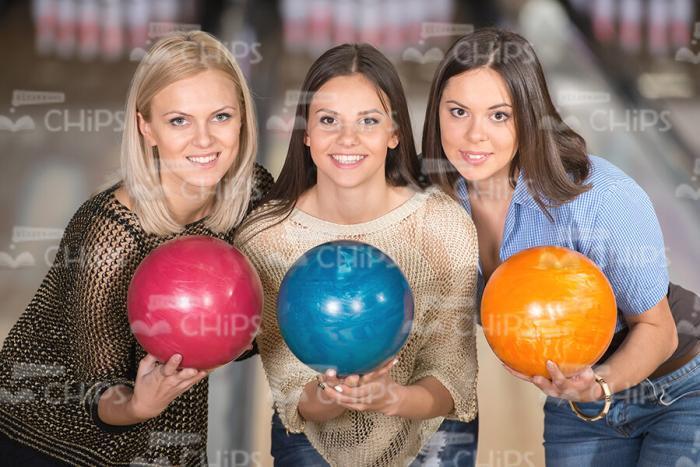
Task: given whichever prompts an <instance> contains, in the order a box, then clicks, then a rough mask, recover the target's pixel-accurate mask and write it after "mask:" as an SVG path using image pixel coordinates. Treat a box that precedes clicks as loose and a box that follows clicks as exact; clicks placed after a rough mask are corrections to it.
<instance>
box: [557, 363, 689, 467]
mask: <svg viewBox="0 0 700 467" xmlns="http://www.w3.org/2000/svg"><path fill="white" fill-rule="evenodd" d="M613 397H614V399H613V403H612V407H611V408H610V411H609V412H608V414H607V416H606V417H605V418H603V419H601V420H598V421H596V422H586V421H583V420H580V419H579V418H577V417H576V415H574V413H573V412H572V411H571V409H570V407H569V404H568V403H567V402H566V401H563V400H561V399H556V398H552V397H548V398H547V402H546V403H545V406H544V412H545V416H544V449H545V457H546V459H547V465H548V466H555V467H568V466H571V467H573V466H575V467H586V466H592V467H597V466H608V465H609V466H614V467H628V466H629V467H632V466H635V467H636V466H639V467H660V466H676V467H681V466H696V465H700V355H698V356H696V357H695V358H694V359H693V360H691V361H689V362H688V363H686V364H685V365H684V366H683V367H681V368H679V369H678V370H676V371H673V372H671V373H669V374H667V375H664V376H661V377H659V378H656V379H652V380H650V379H646V380H644V381H642V382H641V383H639V384H638V385H636V386H634V387H632V388H629V389H627V390H625V391H621V392H619V393H616V394H614V396H613ZM578 406H579V408H580V409H581V410H582V411H583V412H584V413H586V414H589V415H590V414H594V413H598V412H599V411H600V409H601V408H602V407H603V402H588V403H581V404H578Z"/></svg>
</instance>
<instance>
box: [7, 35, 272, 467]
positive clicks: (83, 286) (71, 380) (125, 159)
mask: <svg viewBox="0 0 700 467" xmlns="http://www.w3.org/2000/svg"><path fill="white" fill-rule="evenodd" d="M256 138H257V130H256V125H255V115H254V110H253V102H252V99H251V95H250V92H249V90H248V87H247V85H246V83H245V81H244V78H243V75H242V74H241V71H240V69H239V68H238V65H237V64H236V62H235V60H234V58H233V57H232V56H231V54H230V53H229V51H227V50H226V48H225V47H224V46H223V45H222V44H221V43H219V42H218V41H217V40H216V39H214V38H213V37H212V36H210V35H208V34H206V33H203V32H189V33H177V34H173V35H170V36H168V37H166V38H163V39H162V40H161V41H159V42H158V43H156V44H155V45H154V47H153V48H152V50H151V51H150V52H149V53H148V55H147V56H146V57H145V58H144V59H143V61H142V62H141V64H140V65H139V67H138V68H137V70H136V74H135V76H134V79H133V81H132V83H131V88H130V91H129V97H128V101H127V106H126V126H125V130H124V134H123V140H122V171H123V173H122V181H121V182H120V183H118V184H116V185H114V186H113V187H111V188H109V189H107V190H105V191H103V192H101V193H99V194H97V195H96V196H94V197H93V198H91V199H89V200H88V201H87V202H85V204H83V205H82V206H81V207H80V209H78V211H77V213H76V214H75V215H74V217H73V219H72V220H71V221H70V223H69V224H68V227H67V228H66V230H65V234H64V236H63V239H62V240H61V245H60V248H59V252H58V254H57V256H56V259H55V262H54V264H53V266H52V267H51V269H50V270H49V272H48V274H47V276H46V278H45V279H44V281H43V283H42V284H41V286H40V288H39V290H38V292H37V293H36V295H35V296H34V299H33V300H32V301H31V303H30V304H29V306H28V307H27V309H26V311H25V313H24V314H23V315H22V316H21V317H20V319H19V321H18V322H17V324H15V326H14V327H13V328H12V330H11V331H10V334H9V336H8V337H7V339H6V341H5V343H4V346H3V348H2V351H1V352H0V464H2V465H9V464H15V465H60V464H61V463H63V462H65V463H68V464H71V465H116V464H118V465H129V464H132V463H133V464H176V465H191V464H197V465H200V464H205V463H206V429H207V382H206V376H207V373H206V372H203V371H197V370H195V369H190V368H184V369H179V363H180V361H181V356H178V355H174V356H173V357H172V358H171V359H170V360H169V361H167V362H162V363H159V362H157V361H156V359H155V358H154V357H153V356H151V355H146V353H145V352H144V350H143V349H142V348H141V347H140V346H139V345H138V343H137V342H136V341H135V340H134V338H133V336H132V334H131V332H130V329H129V323H128V320H127V313H126V293H127V288H128V285H129V281H130V278H131V276H132V274H133V272H134V270H135V268H136V267H137V266H138V264H139V263H140V262H141V260H142V259H143V258H144V257H145V256H146V255H147V254H148V253H149V252H150V251H151V250H153V249H154V248H155V247H157V246H158V245H160V244H161V243H163V242H164V241H166V240H169V239H172V238H175V237H179V236H183V235H208V236H213V237H218V238H221V239H225V240H229V241H230V240H231V239H232V236H233V231H234V229H235V228H236V226H237V225H238V224H239V223H240V222H241V220H242V219H243V217H244V216H245V215H246V213H247V212H248V211H249V209H250V208H251V207H252V206H253V205H254V204H255V203H256V201H257V199H258V198H259V197H260V196H262V194H264V193H265V192H266V191H267V188H268V187H269V186H270V185H271V183H272V178H271V177H270V175H269V174H268V173H267V172H266V171H265V169H263V168H262V167H260V166H258V165H256V164H255V153H256Z"/></svg>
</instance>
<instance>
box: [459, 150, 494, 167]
mask: <svg viewBox="0 0 700 467" xmlns="http://www.w3.org/2000/svg"><path fill="white" fill-rule="evenodd" d="M459 155H460V156H462V159H464V160H465V161H467V162H471V163H475V164H478V163H480V162H484V161H485V160H486V159H488V158H489V157H490V156H491V155H493V153H492V152H480V151H462V150H460V151H459Z"/></svg>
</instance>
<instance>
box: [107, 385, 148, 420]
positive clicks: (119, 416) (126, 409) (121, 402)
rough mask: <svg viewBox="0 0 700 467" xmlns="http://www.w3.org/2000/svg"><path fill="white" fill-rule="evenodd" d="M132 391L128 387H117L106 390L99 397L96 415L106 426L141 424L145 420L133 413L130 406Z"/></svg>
mask: <svg viewBox="0 0 700 467" xmlns="http://www.w3.org/2000/svg"><path fill="white" fill-rule="evenodd" d="M132 396H133V390H132V389H131V388H130V387H128V386H123V385H117V386H112V387H111V388H109V389H107V390H106V391H105V392H104V393H103V394H102V397H100V400H99V402H98V406H97V414H98V416H99V417H100V420H101V421H102V422H104V423H106V424H108V425H116V426H125V425H134V424H136V423H141V422H143V421H145V419H143V418H141V417H139V416H138V415H137V414H135V413H134V410H133V406H132V404H131V397H132Z"/></svg>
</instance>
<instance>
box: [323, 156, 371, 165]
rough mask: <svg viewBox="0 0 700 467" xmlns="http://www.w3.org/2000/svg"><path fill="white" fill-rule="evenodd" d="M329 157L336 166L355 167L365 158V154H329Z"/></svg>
mask: <svg viewBox="0 0 700 467" xmlns="http://www.w3.org/2000/svg"><path fill="white" fill-rule="evenodd" d="M330 157H331V159H333V161H334V162H335V164H336V165H337V166H340V167H355V166H356V165H358V164H360V162H362V161H363V160H364V159H365V158H366V157H367V154H330Z"/></svg>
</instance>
